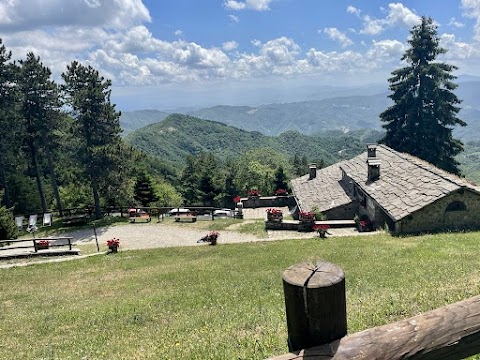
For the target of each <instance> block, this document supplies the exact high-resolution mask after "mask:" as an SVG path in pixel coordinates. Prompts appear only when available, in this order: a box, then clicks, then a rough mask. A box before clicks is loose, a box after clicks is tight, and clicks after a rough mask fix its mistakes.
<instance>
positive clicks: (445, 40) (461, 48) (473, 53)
mask: <svg viewBox="0 0 480 360" xmlns="http://www.w3.org/2000/svg"><path fill="white" fill-rule="evenodd" d="M440 46H442V47H443V48H445V49H447V50H448V51H447V53H446V54H445V55H442V56H443V57H444V58H446V59H448V60H466V59H472V58H476V57H479V56H480V50H478V46H476V45H472V44H467V43H464V42H459V41H457V39H456V37H455V35H453V34H442V36H441V37H440Z"/></svg>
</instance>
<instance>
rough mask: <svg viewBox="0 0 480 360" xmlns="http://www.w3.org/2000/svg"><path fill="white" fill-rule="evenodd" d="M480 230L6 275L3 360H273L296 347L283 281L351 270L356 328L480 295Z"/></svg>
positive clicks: (157, 255) (130, 255)
mask: <svg viewBox="0 0 480 360" xmlns="http://www.w3.org/2000/svg"><path fill="white" fill-rule="evenodd" d="M479 251H480V233H478V232H475V233H468V234H439V235H427V236H422V237H404V238H403V237H399V238H395V237H390V236H388V235H379V236H361V237H348V238H329V239H322V240H320V239H311V240H291V241H278V242H268V243H244V244H235V245H218V246H208V245H206V246H202V247H191V248H166V249H156V250H148V251H147V250H143V251H124V252H120V253H118V254H115V255H99V256H94V257H90V258H87V259H82V260H77V261H69V262H63V263H55V264H36V265H32V266H29V267H24V268H13V269H3V270H2V269H0V338H1V339H2V340H1V341H0V359H89V360H91V359H263V358H266V357H269V356H273V355H279V354H282V353H285V352H287V344H286V336H287V333H286V321H285V307H284V300H283V288H282V281H281V275H282V272H283V270H285V269H286V268H287V267H289V266H290V265H293V264H296V263H298V262H303V261H306V260H313V259H323V260H327V261H330V262H333V263H335V264H337V265H339V266H340V267H341V268H343V269H344V271H345V273H346V286H347V310H348V329H349V333H353V332H357V331H360V330H363V329H366V328H369V327H372V326H377V325H381V324H385V323H388V322H392V321H396V320H399V319H402V318H405V317H409V316H413V315H416V314H419V313H421V312H423V311H427V310H431V309H434V308H436V307H439V306H443V305H445V304H449V303H454V302H456V301H459V300H462V299H466V298H468V297H471V296H474V295H477V294H478V293H479V291H480V267H479V266H478V253H479Z"/></svg>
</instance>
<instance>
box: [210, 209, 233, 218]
mask: <svg viewBox="0 0 480 360" xmlns="http://www.w3.org/2000/svg"><path fill="white" fill-rule="evenodd" d="M213 216H218V217H231V216H233V212H232V210H231V209H219V210H215V211H214V212H213Z"/></svg>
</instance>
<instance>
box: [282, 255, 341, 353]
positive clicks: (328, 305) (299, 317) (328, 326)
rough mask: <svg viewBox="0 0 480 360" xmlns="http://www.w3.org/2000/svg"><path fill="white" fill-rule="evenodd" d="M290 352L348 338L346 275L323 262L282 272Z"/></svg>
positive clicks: (314, 262)
mask: <svg viewBox="0 0 480 360" xmlns="http://www.w3.org/2000/svg"><path fill="white" fill-rule="evenodd" d="M282 278H283V290H284V294H285V308H286V315H287V327H288V347H289V351H297V350H301V349H306V348H310V347H313V346H317V345H322V344H326V343H330V342H332V341H334V340H337V339H340V338H342V337H343V336H345V335H346V334H347V309H346V297H345V274H344V272H343V270H342V269H340V268H339V267H338V266H336V265H334V264H331V263H329V262H324V261H319V260H318V261H313V262H305V263H301V264H296V265H293V266H291V267H289V268H288V269H286V270H285V271H284V272H283V276H282Z"/></svg>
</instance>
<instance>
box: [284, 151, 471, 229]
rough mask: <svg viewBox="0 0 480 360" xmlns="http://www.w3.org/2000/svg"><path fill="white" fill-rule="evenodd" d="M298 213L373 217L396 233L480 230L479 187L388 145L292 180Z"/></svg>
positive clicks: (342, 217)
mask: <svg viewBox="0 0 480 360" xmlns="http://www.w3.org/2000/svg"><path fill="white" fill-rule="evenodd" d="M292 190H293V194H294V195H295V198H296V201H297V205H298V208H299V210H303V211H311V210H313V209H317V210H318V211H321V212H323V213H324V214H325V215H326V217H327V219H329V220H340V219H353V218H354V217H355V215H358V216H360V217H361V216H368V218H369V219H370V220H371V221H373V223H374V224H375V225H376V226H377V227H384V226H387V227H388V229H390V231H391V232H392V233H395V234H403V233H418V232H429V231H438V230H442V229H459V228H460V229H472V228H480V187H478V186H477V185H475V184H473V183H471V182H469V181H467V180H465V179H463V178H460V177H458V176H456V175H453V174H450V173H448V172H446V171H444V170H441V169H439V168H437V167H435V166H433V165H432V164H430V163H428V162H426V161H423V160H421V159H419V158H416V157H414V156H411V155H409V154H405V153H400V152H397V151H395V150H393V149H391V148H389V147H387V146H385V145H369V146H368V149H367V152H365V153H363V154H361V155H358V156H356V157H354V158H353V159H351V160H346V161H342V162H339V163H337V164H334V165H331V166H329V167H327V168H324V169H318V170H317V169H316V167H315V165H311V166H310V173H309V174H307V175H305V176H302V177H299V178H297V179H293V180H292Z"/></svg>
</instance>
